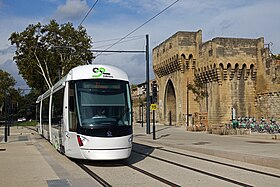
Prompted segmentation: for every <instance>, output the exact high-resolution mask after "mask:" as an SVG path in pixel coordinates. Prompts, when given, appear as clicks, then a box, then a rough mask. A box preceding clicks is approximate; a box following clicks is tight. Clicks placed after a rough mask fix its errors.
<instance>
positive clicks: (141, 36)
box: [92, 35, 145, 43]
mask: <svg viewBox="0 0 280 187" xmlns="http://www.w3.org/2000/svg"><path fill="white" fill-rule="evenodd" d="M143 37H145V35H137V36H130V37H127V39H132V38H134V39H139V38H141V39H142V38H143ZM119 39H120V38H113V39H107V40H98V41H93V42H92V43H105V42H112V41H116V40H119Z"/></svg>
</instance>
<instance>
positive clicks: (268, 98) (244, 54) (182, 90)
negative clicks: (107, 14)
mask: <svg viewBox="0 0 280 187" xmlns="http://www.w3.org/2000/svg"><path fill="white" fill-rule="evenodd" d="M264 46H265V44H264V38H257V39H245V38H222V37H217V38H213V39H212V40H210V41H207V42H204V43H202V31H201V30H199V31H197V32H185V31H179V32H177V33H175V34H174V35H173V36H171V37H170V38H168V39H167V40H165V41H164V42H162V43H161V44H160V45H158V46H157V47H155V48H154V49H153V55H152V56H153V69H154V73H155V77H156V81H157V84H158V110H157V112H158V121H159V122H160V123H163V124H168V122H169V121H170V118H171V120H172V124H175V125H185V124H186V121H187V120H186V119H187V114H188V116H189V119H190V120H189V121H190V125H191V124H192V119H193V117H194V114H195V113H202V112H204V113H205V112H206V113H207V114H208V123H209V126H219V125H223V124H225V123H228V122H229V121H230V120H231V118H232V114H231V111H232V108H234V109H235V111H236V116H250V117H253V116H254V117H256V118H260V117H263V116H264V117H266V118H268V117H274V118H276V119H280V114H279V112H277V111H280V110H279V109H280V107H279V106H278V105H279V103H280V102H279V101H280V63H279V61H276V60H274V59H272V58H271V56H270V54H269V50H268V48H265V47H264ZM194 79H197V80H199V81H200V82H202V83H203V84H204V85H205V89H206V90H207V92H208V94H209V95H208V97H206V98H205V99H204V100H203V101H201V102H200V103H198V102H196V101H194V94H193V93H192V92H191V91H188V90H187V85H188V84H192V83H193V80H194Z"/></svg>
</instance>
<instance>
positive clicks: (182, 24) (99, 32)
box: [0, 0, 280, 88]
mask: <svg viewBox="0 0 280 187" xmlns="http://www.w3.org/2000/svg"><path fill="white" fill-rule="evenodd" d="M94 2H95V0H0V24H1V29H0V68H1V69H3V70H5V71H7V72H9V73H10V74H12V76H14V78H15V79H16V80H17V82H18V83H17V86H18V87H21V88H24V87H26V85H25V83H24V81H23V80H22V78H21V76H20V75H18V70H17V67H16V64H15V63H14V62H13V60H12V57H13V54H14V47H12V46H11V45H10V43H9V41H8V38H9V36H10V34H11V33H12V32H15V31H17V32H21V31H23V30H24V29H25V28H26V27H27V26H28V25H29V24H36V23H38V22H41V23H43V24H46V23H48V22H49V20H50V19H56V20H57V21H58V22H59V23H60V24H62V23H65V22H72V23H73V24H74V26H75V27H77V26H78V25H79V24H80V23H81V21H82V19H83V18H84V16H85V15H86V13H87V12H88V11H89V9H90V8H91V6H92V5H93V4H94ZM173 2H175V0H153V1H151V0H137V1H135V0H99V1H98V2H97V4H96V6H95V7H94V9H93V10H92V12H91V13H90V14H89V15H88V17H87V18H86V20H85V21H84V22H83V26H84V27H85V28H86V29H87V32H88V34H89V35H90V36H91V37H92V39H93V42H96V43H93V47H95V48H98V49H105V48H106V47H107V46H108V45H110V44H112V42H115V41H112V40H111V39H119V38H122V37H124V36H125V35H127V34H128V33H130V32H131V31H132V30H134V29H135V28H137V27H138V26H140V25H141V24H143V23H144V22H146V21H147V20H149V19H150V18H151V17H153V16H154V15H156V14H157V13H159V12H160V11H161V10H163V9H164V8H166V7H167V6H168V5H170V4H171V3H173ZM279 9H280V1H279V0H265V1H264V0H247V1H244V0H211V1H209V0H180V1H178V2H177V3H176V4H175V5H174V6H172V7H171V8H170V9H168V10H167V11H165V12H164V13H162V14H161V15H160V16H158V17H157V18H155V19H154V20H152V21H151V22H149V23H148V24H146V25H144V26H143V27H141V28H140V29H139V30H137V31H136V32H135V33H133V34H132V35H131V36H137V37H133V38H131V39H130V40H128V41H126V42H121V43H120V44H118V45H116V46H114V47H112V48H111V50H144V49H145V35H146V34H149V36H150V49H151V51H152V49H153V48H154V47H155V46H157V45H159V44H160V43H161V42H163V41H164V40H166V39H167V38H168V37H170V36H171V35H173V34H174V33H176V32H177V31H197V30H199V29H201V30H202V36H203V41H204V42H205V41H208V40H211V39H213V38H215V37H236V38H259V37H264V39H265V43H270V42H272V43H273V45H272V48H271V49H272V53H274V54H279V53H280V37H279V31H280V21H279V19H280V11H279ZM105 40H111V41H110V42H105ZM97 41H99V42H97ZM102 41H103V42H102ZM106 45H107V46H106ZM102 46H105V47H102ZM99 47H101V48H99ZM150 56H151V55H150ZM94 63H102V64H111V65H115V66H118V67H120V68H122V69H124V70H125V71H126V72H127V73H128V75H129V78H130V80H131V82H132V83H134V84H138V83H142V82H144V81H145V55H144V54H124V53H121V54H115V53H114V54H108V53H104V54H102V55H100V56H98V57H97V58H96V60H95V61H94ZM151 76H152V75H151Z"/></svg>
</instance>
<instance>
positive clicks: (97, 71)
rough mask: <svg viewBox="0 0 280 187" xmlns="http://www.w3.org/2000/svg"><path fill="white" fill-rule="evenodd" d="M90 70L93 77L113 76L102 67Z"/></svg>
mask: <svg viewBox="0 0 280 187" xmlns="http://www.w3.org/2000/svg"><path fill="white" fill-rule="evenodd" d="M92 71H93V73H94V74H93V75H92V77H94V78H99V77H101V76H102V77H107V78H113V76H112V75H111V73H108V72H106V69H105V68H102V67H100V68H93V69H92Z"/></svg>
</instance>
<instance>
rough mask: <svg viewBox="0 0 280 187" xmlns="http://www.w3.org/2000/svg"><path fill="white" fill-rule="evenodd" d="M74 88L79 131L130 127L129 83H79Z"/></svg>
mask: <svg viewBox="0 0 280 187" xmlns="http://www.w3.org/2000/svg"><path fill="white" fill-rule="evenodd" d="M75 87H76V89H75V90H76V94H75V95H76V101H77V112H78V116H79V117H78V119H79V124H80V126H81V127H82V128H85V129H94V128H102V127H108V126H131V123H132V122H131V118H132V117H131V99H130V88H129V84H128V82H126V81H120V80H107V79H94V80H80V81H77V82H76V84H75Z"/></svg>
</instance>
